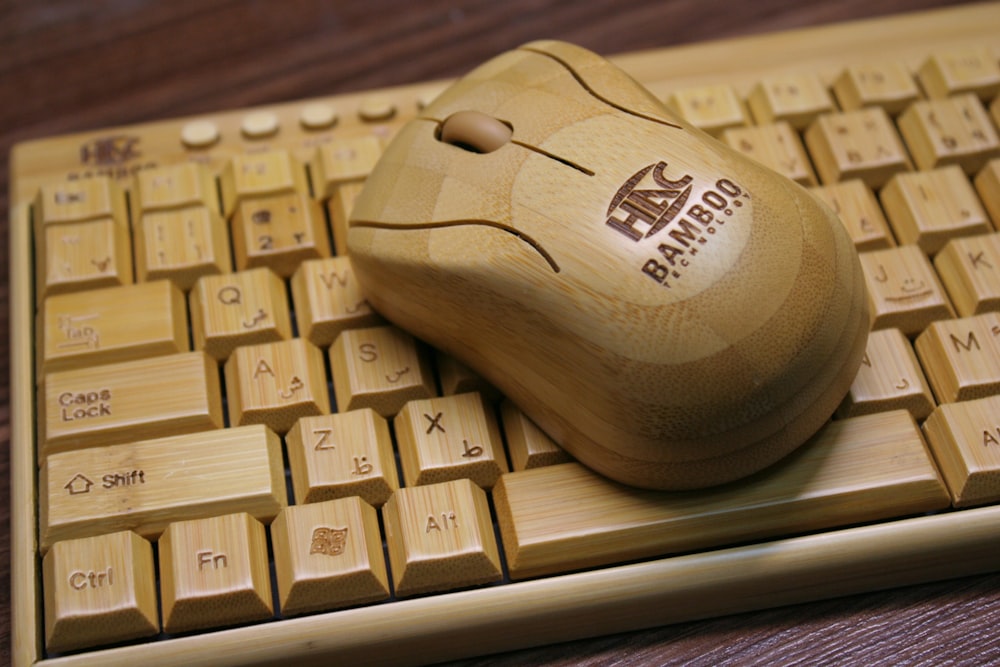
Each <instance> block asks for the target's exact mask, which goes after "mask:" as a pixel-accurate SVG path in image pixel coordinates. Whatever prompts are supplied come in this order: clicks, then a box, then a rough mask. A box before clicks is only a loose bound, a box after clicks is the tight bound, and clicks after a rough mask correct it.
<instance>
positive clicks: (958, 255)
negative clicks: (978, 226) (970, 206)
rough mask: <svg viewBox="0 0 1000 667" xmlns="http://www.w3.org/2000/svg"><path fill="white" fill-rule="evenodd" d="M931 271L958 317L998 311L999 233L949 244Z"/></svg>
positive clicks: (999, 306)
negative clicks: (946, 291)
mask: <svg viewBox="0 0 1000 667" xmlns="http://www.w3.org/2000/svg"><path fill="white" fill-rule="evenodd" d="M934 268H935V269H936V270H937V273H938V275H939V276H940V277H941V282H942V284H943V285H944V287H945V289H947V290H948V296H949V297H950V298H951V302H952V303H953V304H954V306H955V310H956V311H958V314H959V315H960V316H961V317H968V316H970V315H979V314H980V313H985V312H986V311H990V310H1000V233H996V232H994V233H992V234H979V235H977V236H966V237H964V238H958V239H953V240H951V241H949V242H948V244H947V245H946V246H945V247H944V248H943V249H942V250H941V252H939V253H938V254H937V256H936V257H934Z"/></svg>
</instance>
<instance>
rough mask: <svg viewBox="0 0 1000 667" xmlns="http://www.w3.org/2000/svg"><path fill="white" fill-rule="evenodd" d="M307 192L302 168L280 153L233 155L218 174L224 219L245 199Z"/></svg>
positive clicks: (286, 153) (288, 155)
mask: <svg viewBox="0 0 1000 667" xmlns="http://www.w3.org/2000/svg"><path fill="white" fill-rule="evenodd" d="M307 191H308V185H307V184H306V173H305V166H304V165H303V164H302V163H301V162H299V161H298V160H296V159H295V158H294V157H293V156H292V155H291V154H290V153H289V152H288V151H284V150H272V151H267V152H264V153H253V154H247V155H234V156H233V157H232V158H231V159H230V160H229V161H228V162H226V165H225V167H223V169H222V173H221V174H219V193H220V194H221V197H222V210H223V211H224V212H225V216H226V217H227V218H228V217H229V216H231V215H232V214H233V212H234V211H235V210H236V207H237V206H238V205H239V203H240V202H241V201H242V200H244V199H246V198H252V197H262V196H264V195H273V194H279V193H295V192H307Z"/></svg>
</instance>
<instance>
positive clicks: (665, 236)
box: [605, 162, 750, 288]
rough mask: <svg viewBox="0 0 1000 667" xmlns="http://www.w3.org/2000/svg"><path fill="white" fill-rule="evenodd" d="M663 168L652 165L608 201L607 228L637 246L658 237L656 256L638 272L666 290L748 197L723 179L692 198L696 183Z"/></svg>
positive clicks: (634, 176) (735, 185) (727, 180)
mask: <svg viewBox="0 0 1000 667" xmlns="http://www.w3.org/2000/svg"><path fill="white" fill-rule="evenodd" d="M667 167H668V164H667V163H666V162H656V163H654V164H651V165H648V166H645V167H643V168H642V169H640V170H639V171H637V172H636V173H635V174H633V175H632V176H631V177H629V178H628V180H626V181H625V182H624V183H623V184H622V186H621V187H620V188H618V192H616V193H615V196H614V197H612V199H611V203H610V204H609V205H608V212H607V218H606V219H605V224H606V225H607V226H608V227H611V228H612V229H614V230H615V231H617V232H619V233H621V234H622V235H624V236H625V237H626V238H628V239H629V240H631V241H633V242H635V243H640V242H644V241H647V240H649V239H651V238H652V237H654V236H656V237H657V238H656V239H655V241H656V247H655V254H654V255H653V256H652V257H650V258H649V259H647V260H646V261H645V263H643V265H642V266H641V267H640V270H641V271H642V273H643V274H644V275H645V276H647V277H649V278H652V279H653V280H655V281H656V282H657V283H659V284H660V285H662V286H663V287H666V288H670V287H672V286H673V284H674V282H675V281H677V280H679V279H680V278H681V276H682V275H683V271H684V269H686V268H688V267H689V266H690V265H691V263H692V262H693V261H694V260H695V258H696V257H697V255H698V253H699V252H700V251H701V250H702V249H704V247H705V246H706V245H707V244H708V243H709V241H710V240H711V238H712V236H713V235H715V234H716V233H718V231H719V229H720V228H721V226H722V225H724V224H725V223H726V221H727V220H728V218H729V217H730V216H731V215H732V214H733V210H734V208H740V207H742V206H743V205H744V201H742V200H744V199H749V198H750V195H749V194H748V193H747V192H745V191H744V190H743V189H742V188H741V187H740V186H738V185H737V184H736V183H735V182H733V181H732V180H730V179H728V178H721V179H719V180H718V181H716V182H715V184H714V186H713V187H712V188H709V189H707V190H705V192H703V193H702V194H701V197H696V198H694V199H692V192H693V191H694V185H693V182H694V178H693V177H692V176H691V175H690V174H678V175H676V176H668V175H667V173H666V171H667Z"/></svg>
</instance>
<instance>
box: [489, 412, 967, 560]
mask: <svg viewBox="0 0 1000 667" xmlns="http://www.w3.org/2000/svg"><path fill="white" fill-rule="evenodd" d="M493 498H494V502H495V506H496V511H497V519H498V522H499V524H500V534H501V537H502V539H503V544H504V551H505V553H506V558H507V565H508V568H509V571H510V576H511V578H512V579H524V578H529V577H536V576H541V575H549V574H554V573H558V572H568V571H571V570H578V569H582V568H592V567H599V566H602V565H609V564H612V563H622V562H627V561H631V560H635V559H641V558H649V557H653V556H664V555H668V554H675V553H681V552H687V551H693V550H704V549H710V548H715V547H721V546H726V545H732V544H739V543H745V542H749V541H756V540H761V539H769V538H775V537H780V536H790V535H796V534H801V533H804V532H810V531H816V530H827V529H831V528H834V527H838V526H846V525H851V524H857V523H864V522H869V521H878V520H884V519H889V518H894V517H902V516H909V515H914V514H920V513H924V512H931V511H935V510H940V509H944V508H947V507H948V506H949V498H948V493H947V490H946V488H945V486H944V484H943V483H942V481H941V478H940V477H939V475H938V472H937V469H936V468H935V466H934V464H933V462H932V459H931V456H930V454H929V453H928V450H927V447H926V445H925V444H924V441H923V439H922V437H921V435H920V431H919V429H918V428H917V426H916V424H915V423H914V421H913V419H912V418H911V417H910V415H909V413H908V412H906V411H904V410H900V411H897V412H886V413H880V414H874V415H867V416H864V417H855V418H852V419H845V420H843V421H837V422H831V423H830V424H828V425H827V426H826V427H825V428H824V429H823V430H822V431H821V432H820V433H819V434H817V435H816V436H815V437H814V438H813V439H812V440H810V441H809V442H808V443H806V444H805V445H803V446H802V447H800V448H799V449H798V450H797V451H796V452H794V453H793V454H792V455H791V456H789V457H787V458H786V459H784V460H783V461H781V462H780V463H778V464H777V465H775V466H772V467H771V468H769V469H768V470H765V471H764V472H763V473H758V474H757V475H754V476H752V477H750V478H748V479H746V480H743V481H740V482H736V483H733V484H727V485H724V486H720V487H716V488H714V489H708V490H702V491H697V492H674V493H668V492H656V491H644V490H640V489H634V488H629V487H626V486H622V485H620V484H616V483H614V482H611V481H608V480H607V479H604V478H602V477H600V476H598V475H596V474H594V473H592V472H590V471H589V470H587V469H586V468H584V467H583V466H581V465H580V464H578V463H566V464H562V465H557V466H550V467H544V468H534V469H530V470H524V471H520V472H514V473H508V474H506V475H503V476H502V477H501V479H500V481H499V482H498V483H497V485H496V487H494V490H493Z"/></svg>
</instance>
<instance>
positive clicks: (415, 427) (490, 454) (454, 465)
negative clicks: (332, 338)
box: [393, 393, 507, 489]
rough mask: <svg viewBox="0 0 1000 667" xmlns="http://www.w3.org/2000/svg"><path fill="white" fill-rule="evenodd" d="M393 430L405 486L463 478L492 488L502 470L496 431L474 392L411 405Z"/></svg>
mask: <svg viewBox="0 0 1000 667" xmlns="http://www.w3.org/2000/svg"><path fill="white" fill-rule="evenodd" d="M393 426H394V427H395V433H396V444H397V447H398V449H399V458H400V462H401V464H402V468H403V480H404V481H405V483H406V485H407V486H416V485H418V484H434V483H437V482H446V481H450V480H454V479H459V478H463V477H464V478H467V479H470V480H472V481H473V482H475V483H476V484H478V485H479V486H481V487H483V488H484V489H491V488H493V485H494V484H495V483H496V481H497V479H498V478H499V477H500V475H501V474H502V473H505V472H507V458H506V456H505V455H504V450H503V440H502V439H501V436H500V428H499V426H498V425H497V423H496V418H495V417H494V415H493V412H492V411H487V410H486V409H485V407H484V405H483V400H482V397H481V396H480V395H479V394H477V393H471V394H458V395H455V396H444V397H441V398H431V399H426V400H422V401H410V402H409V403H407V404H406V405H404V406H403V409H402V410H400V411H399V414H398V415H397V416H396V419H395V421H394V422H393Z"/></svg>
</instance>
